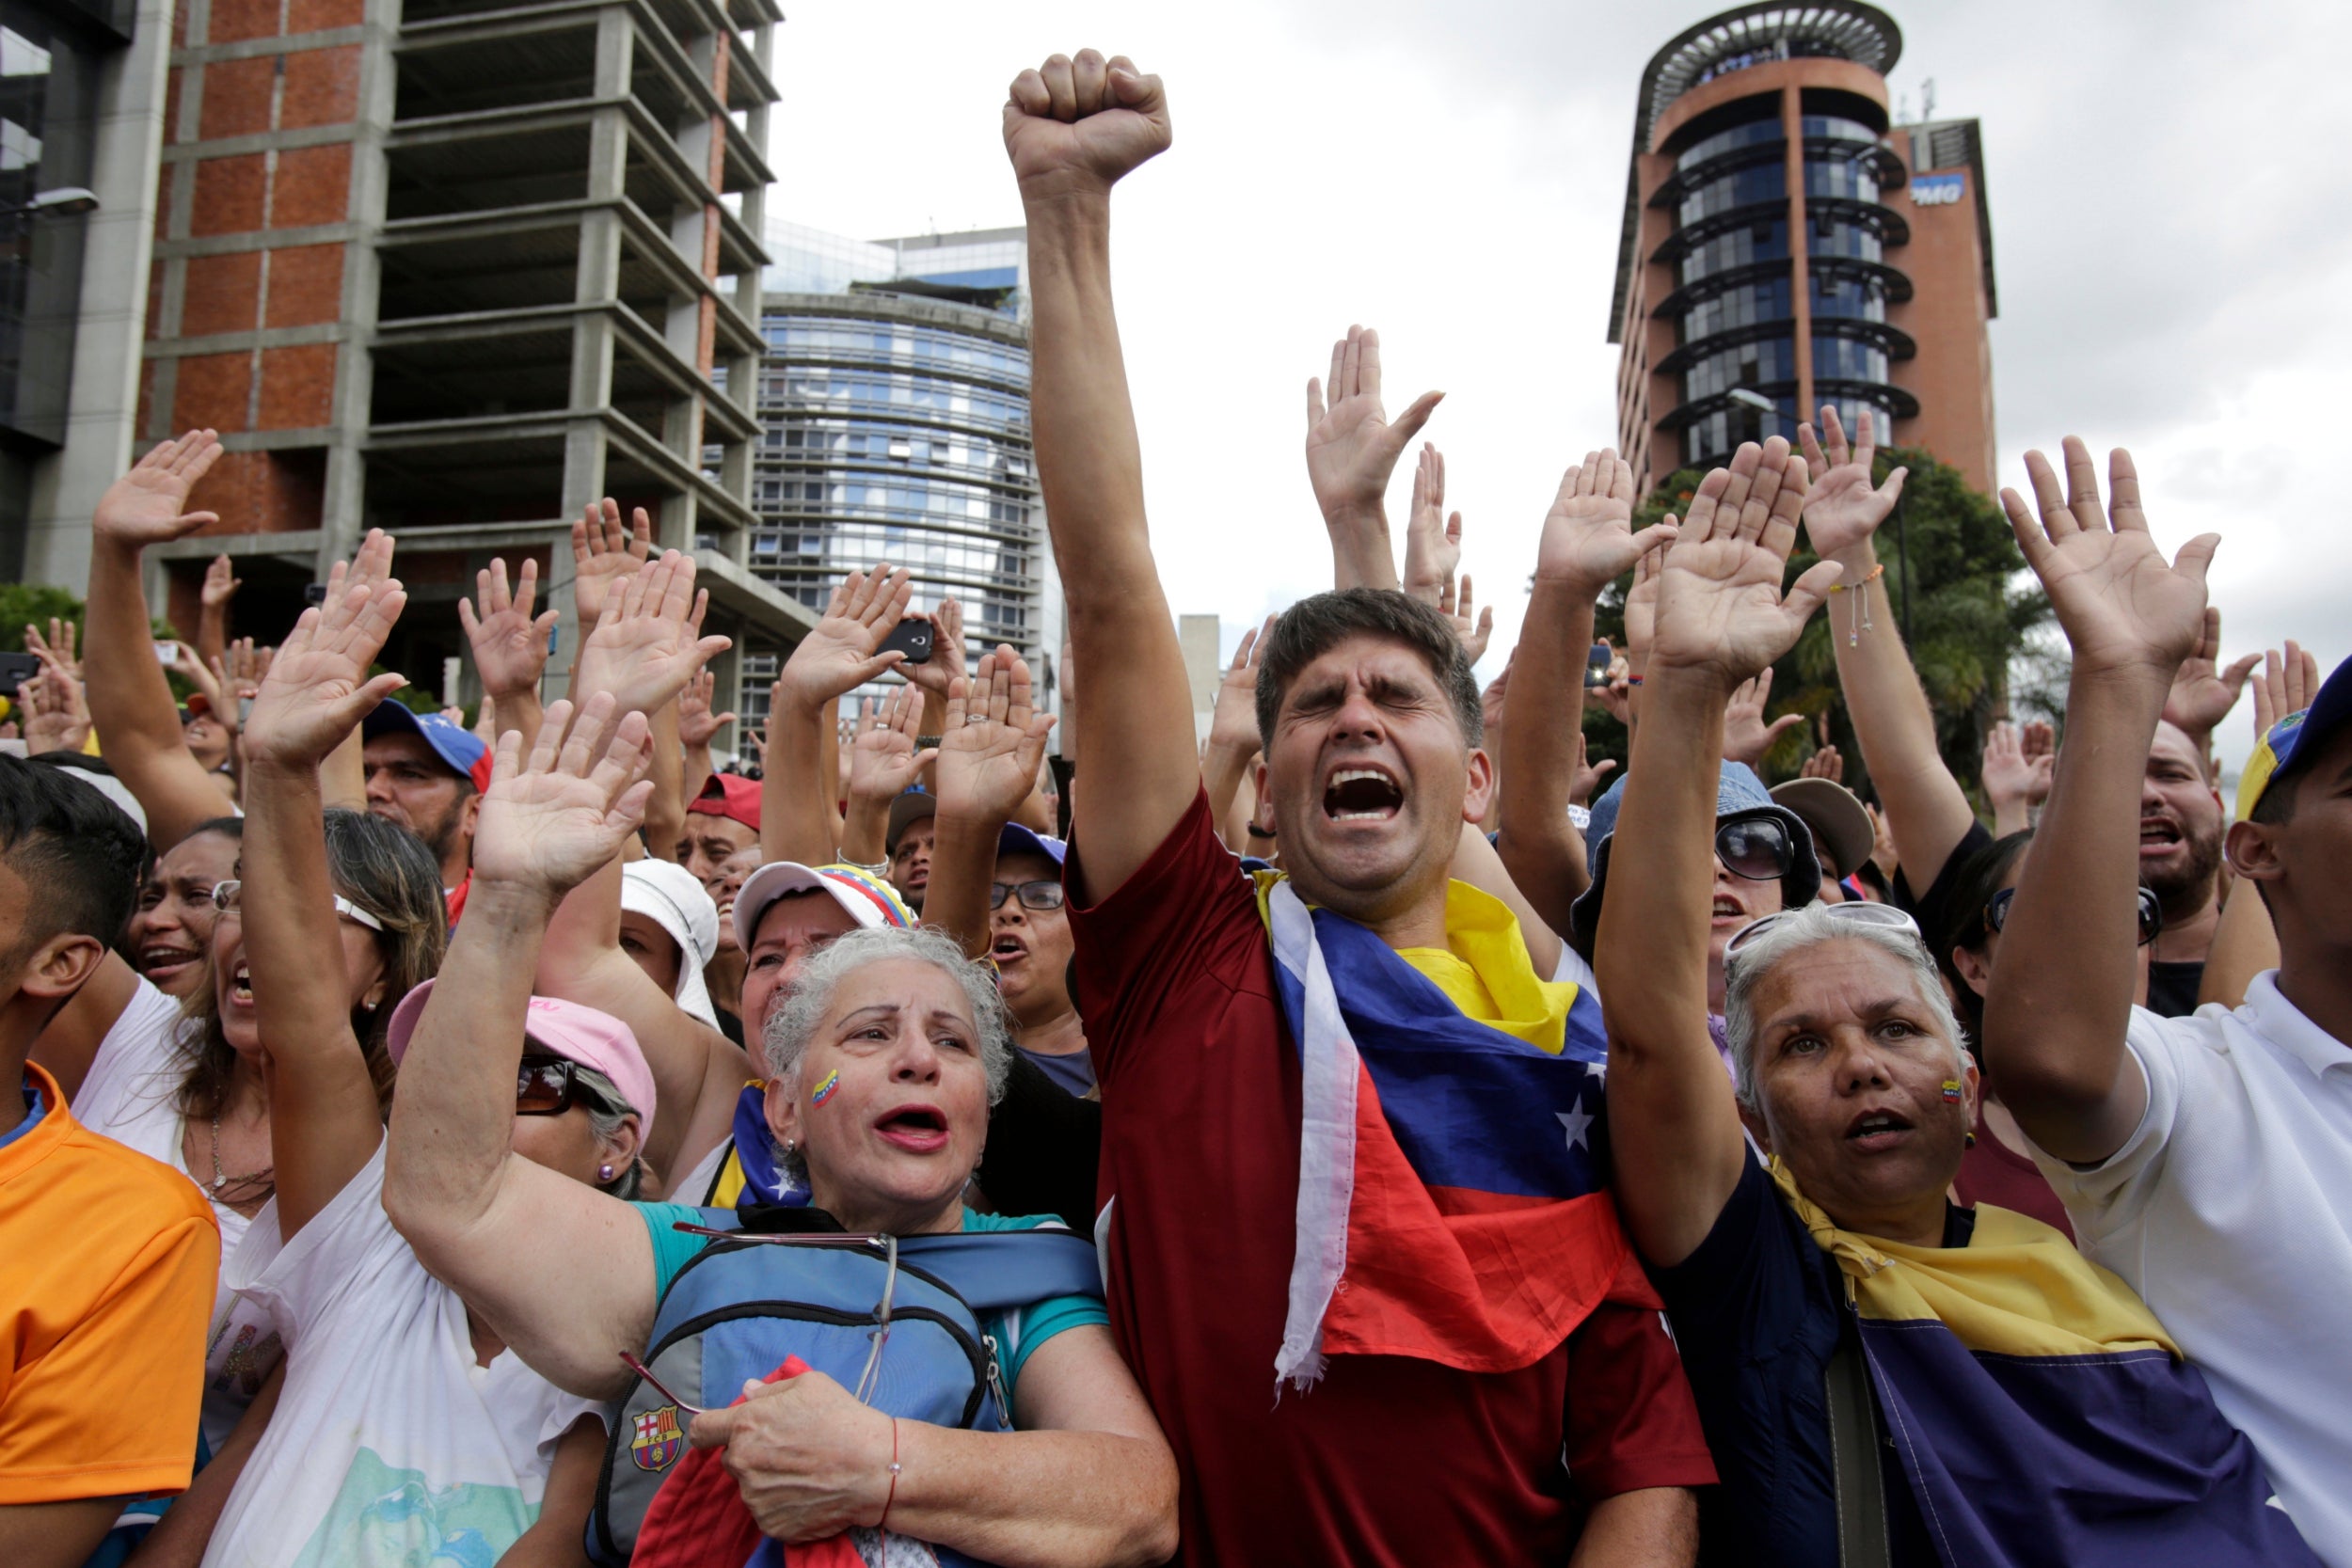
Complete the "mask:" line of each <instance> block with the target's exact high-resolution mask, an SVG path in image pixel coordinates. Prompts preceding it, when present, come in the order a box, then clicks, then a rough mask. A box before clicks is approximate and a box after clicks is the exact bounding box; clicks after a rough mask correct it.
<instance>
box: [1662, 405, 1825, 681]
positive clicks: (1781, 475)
mask: <svg viewBox="0 0 2352 1568" xmlns="http://www.w3.org/2000/svg"><path fill="white" fill-rule="evenodd" d="M1803 505H1804V460H1803V459H1793V460H1792V459H1791V458H1790V457H1789V456H1788V443H1786V442H1784V441H1781V440H1779V439H1777V438H1775V439H1774V440H1773V441H1772V443H1771V444H1770V445H1768V446H1767V447H1765V448H1764V449H1763V450H1762V451H1760V452H1759V451H1758V450H1757V449H1756V447H1754V446H1745V447H1742V448H1740V451H1739V453H1738V455H1736V456H1735V457H1734V458H1733V459H1732V466H1731V467H1730V468H1728V469H1724V468H1718V469H1716V470H1715V471H1714V472H1712V473H1710V474H1708V476H1707V478H1706V479H1705V480H1703V481H1701V482H1700V484H1699V488H1698V492H1697V494H1695V495H1693V496H1692V498H1691V510H1690V513H1689V515H1688V516H1687V517H1686V518H1685V519H1684V521H1683V524H1682V527H1681V529H1680V531H1679V533H1678V534H1677V538H1676V539H1675V542H1674V543H1673V544H1671V545H1669V546H1667V547H1666V553H1665V556H1664V558H1663V560H1662V561H1661V563H1660V567H1659V573H1658V620H1657V626H1656V627H1655V629H1654V631H1653V633H1652V638H1651V644H1650V661H1651V663H1652V664H1653V665H1662V666H1677V667H1683V668H1692V669H1701V668H1704V669H1711V670H1713V671H1715V672H1717V673H1719V674H1720V675H1721V677H1722V678H1723V679H1724V680H1725V681H1726V682H1728V683H1730V684H1732V685H1737V684H1738V683H1740V682H1741V681H1744V680H1747V679H1749V678H1750V677H1751V676H1753V675H1755V674H1756V673H1759V672H1760V671H1762V670H1763V669H1764V668H1765V667H1766V666H1767V665H1769V664H1771V663H1772V660H1774V659H1776V658H1778V657H1780V656H1781V655H1783V654H1785V653H1787V652H1788V649H1789V648H1790V647H1791V646H1793V645H1794V644H1795V642H1796V641H1797V634H1798V633H1799V632H1801V631H1803V630H1804V622H1805V618H1806V617H1807V616H1808V615H1810V614H1811V613H1812V612H1813V611H1814V610H1817V609H1819V608H1820V604H1821V599H1822V596H1823V594H1826V593H1827V592H1828V589H1829V585H1830V584H1831V583H1833V582H1835V581H1836V580H1837V577H1838V568H1837V566H1836V564H1835V563H1832V562H1822V563H1820V564H1819V565H1817V566H1815V567H1814V568H1813V569H1812V570H1811V571H1809V572H1807V573H1806V574H1805V575H1804V577H1802V578H1799V579H1798V580H1797V582H1796V583H1795V585H1794V586H1792V587H1791V588H1790V589H1789V590H1788V594H1786V595H1785V596H1784V595H1783V594H1782V593H1781V586H1780V584H1781V578H1782V576H1783V575H1784V574H1785V572H1786V571H1787V569H1788V551H1789V548H1790V546H1793V545H1794V544H1795V543H1796V537H1797V513H1798V510H1799V509H1800V508H1801V507H1802V506H1803Z"/></svg>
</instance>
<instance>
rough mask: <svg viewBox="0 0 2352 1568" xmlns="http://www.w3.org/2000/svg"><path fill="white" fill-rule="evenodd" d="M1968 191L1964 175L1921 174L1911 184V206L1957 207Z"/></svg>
mask: <svg viewBox="0 0 2352 1568" xmlns="http://www.w3.org/2000/svg"><path fill="white" fill-rule="evenodd" d="M1967 189H1968V177H1967V176H1966V175H1964V174H1921V175H1917V176H1915V177H1914V178H1913V180H1912V182H1911V204H1912V205H1913V206H1914V207H1952V206H1957V205H1958V204H1959V202H1960V198H1961V197H1962V196H1963V194H1964V193H1965V192H1966V191H1967Z"/></svg>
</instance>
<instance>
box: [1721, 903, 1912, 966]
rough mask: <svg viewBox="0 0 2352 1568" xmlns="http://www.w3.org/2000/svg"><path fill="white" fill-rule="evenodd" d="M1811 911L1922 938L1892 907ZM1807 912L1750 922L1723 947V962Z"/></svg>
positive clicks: (1827, 906) (1830, 907)
mask: <svg viewBox="0 0 2352 1568" xmlns="http://www.w3.org/2000/svg"><path fill="white" fill-rule="evenodd" d="M1808 907H1809V908H1812V909H1817V910H1819V911H1821V912H1822V913H1823V914H1826V915H1828V916H1829V917H1830V918H1832V919H1833V920H1836V921H1840V922H1842V923H1844V924H1846V925H1850V926H1878V927H1883V928H1885V929H1886V930H1889V931H1907V932H1909V933H1910V934H1911V935H1912V936H1913V937H1917V936H1918V935H1919V923H1918V922H1917V921H1915V920H1914V919H1912V918H1911V916H1909V915H1907V914H1905V913H1904V912H1903V911H1900V910H1899V909H1897V908H1896V907H1895V906H1894V905H1892V904H1867V903H1861V902H1855V903H1850V904H1816V905H1811V906H1808ZM1804 912H1805V911H1803V910H1783V911H1780V912H1779V913H1778V914H1768V915H1766V916H1764V917H1763V918H1762V919H1760V920H1751V921H1749V922H1748V923H1747V924H1746V925H1745V926H1742V927H1740V928H1739V929H1738V930H1736V931H1734V932H1732V933H1731V940H1730V941H1729V942H1725V943H1724V962H1725V963H1726V964H1728V963H1729V962H1730V961H1731V960H1732V959H1734V958H1738V957H1739V956H1740V949H1742V948H1745V947H1750V946H1753V945H1754V944H1755V942H1756V938H1758V937H1760V936H1762V935H1763V934H1764V933H1765V932H1767V931H1769V930H1771V929H1772V927H1775V926H1778V925H1780V924H1781V923H1782V922H1784V921H1788V920H1794V919H1795V918H1796V917H1797V916H1798V915H1800V914H1802V913H1804Z"/></svg>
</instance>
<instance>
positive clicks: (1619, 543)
mask: <svg viewBox="0 0 2352 1568" xmlns="http://www.w3.org/2000/svg"><path fill="white" fill-rule="evenodd" d="M1673 537H1674V531H1673V530H1671V529H1668V530H1666V531H1663V532H1661V531H1658V530H1655V529H1645V530H1644V531H1642V533H1641V535H1640V537H1639V538H1637V537H1635V535H1634V532H1633V466H1632V465H1631V464H1629V463H1627V462H1625V461H1624V460H1623V459H1621V458H1619V457H1618V456H1617V454H1616V451H1614V450H1613V449H1612V448H1606V447H1604V448H1603V449H1601V450H1600V451H1588V452H1586V453H1585V454H1584V461H1583V462H1581V463H1572V464H1570V465H1569V466H1568V470H1567V472H1566V473H1565V474H1563V475H1561V476H1560V490H1559V493H1558V494H1557V495H1555V496H1553V497H1552V499H1551V510H1550V511H1549V512H1547V513H1545V514H1544V531H1543V535H1542V537H1541V538H1540V539H1539V540H1538V541H1537V543H1536V546H1535V575H1536V577H1538V578H1544V579H1547V580H1550V581H1557V582H1565V583H1567V584H1568V585H1569V586H1570V587H1572V588H1574V589H1576V590H1577V591H1578V592H1580V593H1584V594H1597V593H1598V592H1600V590H1601V588H1602V587H1603V586H1604V585H1606V584H1608V583H1612V582H1614V581H1616V580H1617V578H1621V577H1623V576H1625V574H1626V573H1628V572H1629V571H1631V570H1633V566H1634V563H1635V562H1638V561H1639V560H1641V558H1642V557H1643V556H1644V555H1645V554H1646V553H1648V552H1649V551H1651V550H1654V549H1657V548H1659V547H1660V546H1662V545H1664V544H1665V543H1666V542H1667V541H1668V540H1670V539H1672V538H1673Z"/></svg>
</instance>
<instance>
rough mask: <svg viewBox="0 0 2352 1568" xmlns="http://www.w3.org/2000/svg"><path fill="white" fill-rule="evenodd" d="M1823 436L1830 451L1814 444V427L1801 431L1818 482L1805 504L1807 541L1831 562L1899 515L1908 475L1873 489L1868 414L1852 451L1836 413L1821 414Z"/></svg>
mask: <svg viewBox="0 0 2352 1568" xmlns="http://www.w3.org/2000/svg"><path fill="white" fill-rule="evenodd" d="M1821 435H1822V436H1823V437H1825V438H1826V445H1827V450H1826V451H1824V450H1823V441H1821V440H1817V439H1816V438H1815V436H1814V434H1813V427H1812V426H1811V425H1801V426H1799V427H1798V436H1799V437H1800V438H1801V439H1802V440H1803V441H1804V460H1805V464H1806V466H1807V468H1808V470H1809V471H1810V472H1811V473H1812V474H1813V475H1815V476H1816V477H1815V478H1814V480H1813V483H1812V486H1811V488H1810V489H1809V490H1808V491H1807V493H1806V495H1805V499H1804V532H1805V537H1806V538H1808V539H1810V540H1811V541H1812V542H1813V553H1814V554H1816V555H1819V556H1822V557H1824V558H1827V557H1830V556H1835V555H1838V554H1840V553H1842V552H1843V551H1846V550H1850V549H1852V548H1853V547H1854V546H1857V545H1862V544H1865V543H1867V542H1868V540H1869V538H1870V536H1871V535H1872V534H1874V533H1876V532H1877V531H1879V525H1880V524H1881V523H1883V522H1884V521H1886V517H1887V514H1889V513H1890V512H1892V511H1894V510H1895V502H1896V500H1897V499H1898V498H1899V497H1900V496H1901V495H1902V493H1903V476H1904V475H1905V474H1906V473H1907V472H1908V471H1909V470H1908V469H1904V468H1897V469H1896V470H1894V471H1893V472H1892V473H1890V474H1888V475H1887V476H1886V483H1883V484H1873V483H1872V482H1871V479H1870V460H1871V459H1872V458H1873V457H1875V456H1877V455H1878V447H1877V443H1876V441H1875V440H1874V438H1873V436H1872V431H1871V419H1870V411H1869V410H1868V409H1867V408H1866V409H1864V410H1863V411H1862V417H1861V420H1859V422H1858V425H1857V428H1856V430H1855V432H1854V444H1853V447H1852V449H1851V451H1849V450H1848V449H1847V446H1846V431H1845V427H1844V426H1843V425H1842V424H1840V423H1839V422H1838V419H1837V410H1836V409H1835V408H1833V407H1830V406H1828V405H1827V404H1823V405H1822V408H1821Z"/></svg>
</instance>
